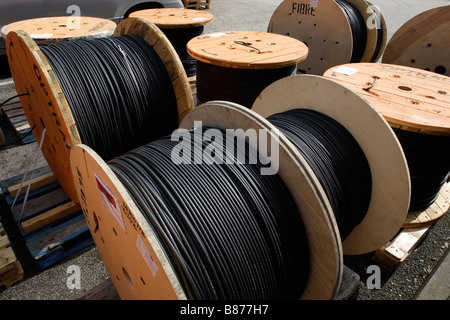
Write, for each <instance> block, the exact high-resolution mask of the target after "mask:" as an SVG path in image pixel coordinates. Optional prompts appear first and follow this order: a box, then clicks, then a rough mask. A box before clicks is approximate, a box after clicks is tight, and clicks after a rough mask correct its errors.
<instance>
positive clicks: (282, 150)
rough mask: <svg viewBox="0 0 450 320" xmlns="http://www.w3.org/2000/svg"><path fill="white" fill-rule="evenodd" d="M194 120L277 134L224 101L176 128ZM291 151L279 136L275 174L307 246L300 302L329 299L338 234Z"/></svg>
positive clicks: (338, 269) (338, 263)
mask: <svg viewBox="0 0 450 320" xmlns="http://www.w3.org/2000/svg"><path fill="white" fill-rule="evenodd" d="M195 121H201V123H202V126H208V127H213V128H222V129H242V130H244V131H247V130H249V129H253V130H256V132H260V131H259V130H265V131H267V132H270V133H273V132H278V130H277V129H276V128H275V127H274V126H273V125H271V124H270V123H269V122H268V121H267V120H265V119H264V118H262V117H261V116H259V115H258V114H256V113H255V112H252V111H251V110H249V109H248V108H246V107H243V106H240V105H238V104H235V103H231V102H224V101H212V102H207V103H205V104H202V105H200V106H198V107H196V109H194V110H193V111H192V112H191V113H189V114H188V115H187V116H186V118H185V119H184V120H183V122H182V123H181V125H180V127H181V128H185V129H189V128H193V127H194V125H195ZM269 140H270V139H269ZM258 145H259V143H258ZM254 147H255V148H259V146H254ZM293 148H294V147H293V146H292V145H291V144H290V143H289V141H287V139H286V138H285V137H284V136H283V135H279V163H278V164H279V166H278V168H279V171H278V174H279V175H280V176H281V178H282V179H283V181H284V182H285V183H286V185H287V187H288V188H289V190H290V191H291V194H292V196H293V197H294V199H295V202H296V203H297V206H298V208H299V213H300V214H301V216H302V219H303V222H304V224H305V228H306V232H307V234H308V241H309V246H310V257H311V270H310V277H309V280H308V283H307V287H306V290H305V292H304V294H303V296H302V299H313V300H318V299H320V300H322V299H331V298H333V297H334V296H335V294H336V293H337V290H338V289H339V286H340V281H341V278H342V272H343V270H342V268H343V261H342V248H341V241H340V236H339V231H338V229H337V226H336V221H335V219H334V215H333V213H332V210H331V208H330V206H329V204H327V203H325V202H324V201H323V200H322V199H324V198H326V196H325V194H324V193H323V191H321V188H319V187H318V185H319V182H318V181H317V178H316V177H315V176H314V174H313V173H312V171H311V168H310V167H309V166H308V165H307V164H306V162H305V160H304V159H303V158H302V157H301V156H299V155H298V152H295V150H294V149H293ZM269 150H270V149H269Z"/></svg>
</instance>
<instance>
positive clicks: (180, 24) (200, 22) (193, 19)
mask: <svg viewBox="0 0 450 320" xmlns="http://www.w3.org/2000/svg"><path fill="white" fill-rule="evenodd" d="M130 17H132V18H133V17H135V18H142V19H145V20H148V21H150V22H152V23H154V24H155V25H156V26H157V27H158V28H160V29H161V31H163V32H164V34H166V36H167V37H168V38H169V40H172V38H173V40H174V42H175V43H173V44H174V46H175V49H176V50H177V52H178V53H179V55H180V57H183V58H184V59H182V61H183V62H184V60H188V59H187V58H186V57H184V56H185V55H188V54H187V52H186V44H187V42H188V41H189V40H191V38H190V37H191V35H200V34H202V33H203V28H204V26H205V25H207V24H209V23H211V22H212V21H213V20H214V16H213V15H212V14H211V13H209V12H207V11H201V10H193V9H176V8H159V9H146V10H139V11H135V12H133V13H132V14H130ZM183 37H184V38H183ZM192 37H194V36H192ZM184 64H185V69H186V72H187V73H188V77H191V76H195V68H193V67H191V66H190V65H189V64H190V61H186V62H185V63H184ZM190 68H191V69H194V70H190Z"/></svg>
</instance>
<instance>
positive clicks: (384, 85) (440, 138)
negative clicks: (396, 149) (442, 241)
mask: <svg viewBox="0 0 450 320" xmlns="http://www.w3.org/2000/svg"><path fill="white" fill-rule="evenodd" d="M324 76H325V77H327V78H329V79H333V80H335V81H338V82H340V83H342V84H344V85H346V86H348V87H349V88H351V89H353V90H355V91H356V92H357V93H358V94H360V95H361V96H363V97H364V99H366V100H367V101H369V102H370V103H371V104H372V105H373V107H374V108H376V109H377V110H378V111H379V112H380V113H381V114H382V115H383V117H384V118H385V119H386V121H387V122H388V123H389V125H390V126H391V127H392V128H393V130H394V131H395V133H396V136H397V137H398V139H399V141H400V143H401V145H402V148H403V150H404V153H405V155H406V158H407V162H408V167H409V171H410V176H411V201H410V207H409V211H410V213H409V214H408V217H407V219H406V220H405V222H404V225H403V226H404V227H419V226H422V225H427V224H430V223H432V222H434V221H436V219H438V218H439V217H441V216H442V215H443V214H445V212H446V211H447V210H448V198H449V197H448V190H449V189H448V188H449V187H448V183H446V180H447V176H448V172H449V165H448V156H449V148H448V145H449V141H450V140H449V137H450V123H449V120H448V119H449V111H450V98H449V93H450V87H449V82H450V78H448V77H446V76H444V75H439V74H437V73H434V72H428V71H424V70H421V69H416V68H411V67H406V66H399V65H391V64H384V63H377V64H375V63H355V64H346V65H342V66H336V67H334V68H331V69H329V70H328V71H326V72H325V74H324Z"/></svg>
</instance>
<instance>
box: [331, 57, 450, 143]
mask: <svg viewBox="0 0 450 320" xmlns="http://www.w3.org/2000/svg"><path fill="white" fill-rule="evenodd" d="M349 73H350V74H349ZM324 76H325V77H327V78H330V79H333V80H336V81H338V82H340V83H342V84H344V85H346V86H348V87H349V88H351V89H353V90H354V91H356V92H357V93H358V94H360V95H361V96H363V97H364V98H365V99H366V100H367V101H369V102H370V103H371V104H372V105H373V106H374V107H375V108H376V109H377V110H378V111H379V112H380V113H381V114H382V115H383V116H384V117H385V119H386V120H387V121H388V122H389V124H390V125H391V126H392V127H393V128H398V129H402V130H405V131H412V132H419V133H424V134H431V135H445V136H448V135H450V77H447V76H443V75H440V74H436V73H434V72H428V71H424V70H420V69H416V68H411V67H405V66H398V65H390V64H382V63H355V64H346V65H343V66H336V67H333V68H331V69H329V70H327V71H326V72H325V74H324ZM374 77H378V79H377V81H376V82H375V85H374V86H373V88H371V89H370V90H364V89H365V88H368V87H369V86H371V84H373V83H374V80H375V78H374Z"/></svg>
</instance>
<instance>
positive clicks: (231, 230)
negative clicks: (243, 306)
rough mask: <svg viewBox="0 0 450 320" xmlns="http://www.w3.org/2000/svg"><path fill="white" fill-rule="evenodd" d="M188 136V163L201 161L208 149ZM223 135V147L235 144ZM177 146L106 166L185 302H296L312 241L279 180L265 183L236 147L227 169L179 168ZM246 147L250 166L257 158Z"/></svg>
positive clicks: (135, 153)
mask: <svg viewBox="0 0 450 320" xmlns="http://www.w3.org/2000/svg"><path fill="white" fill-rule="evenodd" d="M195 130H200V129H195ZM203 130H207V128H203ZM189 132H190V134H191V138H192V139H191V146H192V148H191V150H192V154H191V160H192V161H193V160H194V158H195V159H200V158H203V156H204V153H205V150H206V148H207V146H208V145H209V144H208V143H207V142H204V141H202V142H196V141H195V139H194V138H193V135H194V130H190V131H189ZM203 132H204V131H203ZM221 133H222V134H223V146H225V145H226V143H232V142H235V141H234V140H233V139H232V138H230V137H227V136H226V134H225V130H223V131H221ZM197 143H200V148H194V145H195V144H197ZM176 145H177V142H174V141H171V138H170V137H169V136H167V137H164V138H162V139H160V140H157V141H153V142H151V143H149V144H147V145H145V146H141V147H139V148H137V149H134V150H132V151H130V152H128V153H126V154H124V155H122V156H120V157H117V158H115V159H113V160H111V161H110V162H109V166H110V167H111V169H112V170H113V172H114V173H115V174H116V175H117V177H118V178H119V180H120V181H122V182H123V183H124V185H125V187H126V189H127V190H128V192H129V193H130V195H131V196H132V198H133V199H134V201H135V202H136V204H137V205H138V207H139V208H140V210H141V211H142V212H143V214H144V216H145V217H146V218H147V219H148V222H149V225H150V227H151V228H152V229H153V230H154V232H155V234H156V235H157V238H158V239H159V241H160V243H161V246H162V248H163V250H164V251H165V253H166V255H167V256H168V258H169V261H170V263H171V264H172V266H173V268H174V271H175V272H176V274H177V275H178V279H180V283H181V285H182V287H183V289H184V292H185V293H186V295H187V297H188V299H201V300H204V299H206V300H213V299H214V300H216V299H219V300H220V299H227V300H266V299H298V298H299V297H300V296H301V294H302V293H303V291H304V288H305V286H306V281H307V279H308V276H309V247H308V239H307V236H306V231H305V229H304V225H303V222H302V220H301V217H300V214H299V212H298V209H297V207H296V204H295V202H294V200H293V198H292V196H291V194H290V192H289V191H288V189H287V187H286V185H285V184H284V182H283V181H282V180H281V178H280V177H279V176H278V175H273V176H262V175H261V173H260V169H261V167H262V165H261V164H259V163H258V164H250V163H249V161H245V162H244V163H237V155H238V154H239V153H238V152H239V150H237V148H235V149H234V150H230V149H229V148H224V149H225V150H224V153H223V154H221V155H220V156H221V157H223V164H216V163H212V164H206V163H203V164H194V163H192V164H180V165H176V164H175V163H174V162H173V161H172V154H171V153H172V150H173V148H174V147H175V146H176ZM238 146H240V147H241V148H242V147H243V146H242V145H240V144H238ZM244 147H245V154H246V159H250V158H249V157H250V154H251V153H252V152H256V151H255V150H253V149H251V148H249V146H248V144H247V143H245V145H244ZM240 151H241V150H240ZM226 159H234V160H235V161H234V162H233V163H232V164H231V163H230V164H227V162H226Z"/></svg>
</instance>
